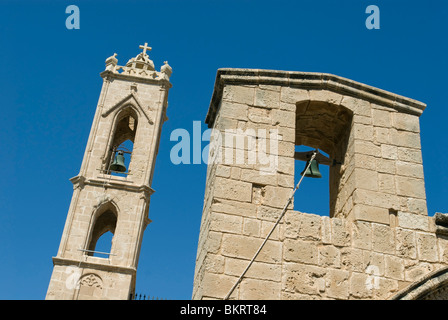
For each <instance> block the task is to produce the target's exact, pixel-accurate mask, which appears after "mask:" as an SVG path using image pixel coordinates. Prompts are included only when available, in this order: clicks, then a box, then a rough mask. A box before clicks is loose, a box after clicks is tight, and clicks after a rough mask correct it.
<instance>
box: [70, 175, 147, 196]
mask: <svg viewBox="0 0 448 320" xmlns="http://www.w3.org/2000/svg"><path fill="white" fill-rule="evenodd" d="M113 178H114V179H117V180H112V179H109V178H108V177H104V178H103V177H97V178H90V179H86V178H85V177H83V176H81V175H78V176H76V177H73V178H71V179H70V181H71V182H72V183H73V188H78V187H79V188H81V189H82V188H84V186H86V185H91V186H97V187H108V188H114V189H120V190H126V191H131V192H140V193H143V194H144V196H145V198H147V199H149V197H150V196H151V195H152V194H153V193H154V192H155V191H154V189H152V188H151V187H149V186H147V185H135V184H133V183H132V182H130V181H126V180H122V179H124V178H122V177H115V176H113ZM119 178H122V179H119Z"/></svg>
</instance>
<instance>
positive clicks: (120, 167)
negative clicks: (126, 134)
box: [110, 150, 126, 172]
mask: <svg viewBox="0 0 448 320" xmlns="http://www.w3.org/2000/svg"><path fill="white" fill-rule="evenodd" d="M110 170H112V171H118V172H126V166H125V165H124V155H123V151H121V150H120V151H118V152H117V155H116V156H115V159H114V162H112V164H111V166H110Z"/></svg>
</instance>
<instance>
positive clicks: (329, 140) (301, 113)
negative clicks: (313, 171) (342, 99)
mask: <svg viewBox="0 0 448 320" xmlns="http://www.w3.org/2000/svg"><path fill="white" fill-rule="evenodd" d="M352 117H353V114H352V112H351V111H350V110H349V109H347V108H345V107H344V106H341V105H335V104H331V103H328V102H320V101H309V100H307V101H301V102H298V103H297V104H296V130H295V135H296V137H295V144H296V149H295V157H294V158H295V159H296V161H295V170H294V171H295V172H294V174H295V183H296V184H297V183H298V181H299V180H300V178H301V177H302V172H303V171H304V168H305V166H306V163H307V160H308V159H309V158H307V157H306V156H310V155H311V154H312V153H313V151H314V150H318V155H317V157H316V160H317V162H318V165H319V167H318V168H319V169H318V170H319V173H320V175H321V177H320V178H317V177H316V176H314V177H316V178H315V179H313V178H312V177H304V180H303V181H302V185H301V186H300V189H299V191H298V192H296V194H295V196H294V209H295V210H297V211H301V212H308V213H315V214H320V215H329V216H330V217H334V216H338V215H339V214H340V213H341V212H342V211H343V210H345V209H343V207H344V206H346V205H347V202H348V201H349V200H348V198H349V195H346V196H345V197H340V194H341V193H344V192H345V193H346V190H342V185H343V183H341V178H342V177H343V168H342V166H341V164H342V163H344V159H345V156H346V151H347V147H348V143H349V139H350V131H351V123H352ZM310 176H313V175H310Z"/></svg>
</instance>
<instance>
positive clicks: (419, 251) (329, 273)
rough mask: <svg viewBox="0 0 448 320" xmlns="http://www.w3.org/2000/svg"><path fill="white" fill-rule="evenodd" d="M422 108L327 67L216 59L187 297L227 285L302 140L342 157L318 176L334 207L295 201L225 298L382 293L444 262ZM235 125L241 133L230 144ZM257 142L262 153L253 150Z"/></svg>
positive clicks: (255, 244) (287, 189)
mask: <svg viewBox="0 0 448 320" xmlns="http://www.w3.org/2000/svg"><path fill="white" fill-rule="evenodd" d="M424 108H425V105H424V104H422V103H420V102H417V101H415V100H412V99H408V98H405V97H401V96H398V95H395V94H392V93H389V92H386V91H383V90H380V89H376V88H373V87H370V86H367V85H364V84H360V83H357V82H354V81H351V80H348V79H344V78H340V77H337V76H333V75H327V74H315V73H298V72H285V71H270V70H245V69H221V70H219V71H218V75H217V79H216V83H215V90H214V93H213V96H212V101H211V105H210V109H209V112H208V115H207V119H206V122H207V123H208V124H209V127H211V128H213V129H216V131H217V132H219V134H218V135H217V136H218V139H216V141H214V144H213V143H211V147H210V149H211V156H215V157H216V156H217V155H218V157H217V159H219V160H220V161H211V162H210V163H209V166H208V170H207V181H206V188H205V197H204V208H203V216H202V222H201V230H200V235H199V244H198V252H197V261H196V270H195V280H194V289H193V298H194V299H223V298H224V297H225V296H226V295H227V293H229V290H230V289H231V288H232V286H233V285H234V284H235V282H236V281H237V279H238V278H239V276H240V275H241V273H242V272H243V271H244V269H245V268H246V266H247V265H248V263H249V261H250V260H251V259H252V258H253V255H254V254H255V252H256V251H257V250H258V248H259V247H260V245H261V243H262V242H263V240H264V239H265V237H266V235H267V234H268V233H269V231H270V230H271V228H272V227H273V226H274V224H275V222H276V220H277V218H278V217H279V215H280V214H281V212H282V209H283V208H284V206H285V204H286V203H287V200H288V198H289V196H290V195H291V192H292V189H293V188H294V178H295V177H294V175H295V174H296V175H297V173H296V172H295V169H294V167H295V162H296V161H297V160H294V154H295V146H298V145H306V146H308V147H310V148H318V149H320V150H322V151H324V152H326V153H327V154H328V155H329V156H330V158H331V159H335V160H336V161H338V162H340V164H339V165H335V166H332V167H331V168H330V177H324V179H328V187H329V190H330V197H329V199H328V201H329V204H330V212H329V214H328V216H324V217H322V216H317V215H313V214H305V213H301V212H299V211H300V204H298V203H294V202H293V203H291V205H290V206H289V207H288V211H287V212H286V214H285V216H284V217H283V219H282V221H281V222H280V224H279V225H278V226H277V228H276V229H275V230H274V232H273V233H272V235H271V236H270V238H269V240H268V241H267V242H266V245H265V246H264V247H263V249H262V251H261V252H260V255H259V256H258V257H257V259H255V262H254V263H253V265H252V266H251V267H250V269H249V270H248V272H247V274H246V275H245V276H244V278H243V279H242V281H241V283H240V284H239V285H238V286H237V287H236V289H235V290H234V291H233V292H232V294H231V296H230V298H231V299H387V298H390V297H392V295H393V294H394V293H396V292H398V291H399V290H401V289H403V288H405V287H406V286H408V285H409V284H411V283H412V282H414V281H416V280H417V279H418V278H419V277H422V276H423V275H425V274H427V273H429V272H431V271H433V270H435V269H437V268H441V267H442V266H445V265H446V264H447V263H448V261H447V254H446V251H447V250H448V248H447V242H446V239H445V238H443V237H440V236H439V235H437V234H436V232H435V230H436V227H435V224H434V220H433V218H430V217H428V213H427V209H426V195H425V187H424V177H423V164H422V156H421V147H420V133H419V115H420V114H421V113H422V111H423V109H424ZM259 130H261V131H263V130H264V131H266V132H273V131H275V133H276V135H274V136H270V135H269V134H266V135H265V136H264V137H263V136H260V134H259ZM235 133H236V134H235ZM235 135H236V136H239V137H243V138H245V139H246V140H244V139H243V140H244V141H246V144H244V145H241V144H239V145H238V147H236V146H235V144H233V145H229V144H228V143H226V142H227V140H226V137H230V138H234V136H235ZM254 135H255V136H256V137H255V139H251V137H252V136H254ZM268 136H269V138H267V137H268ZM230 138H229V139H230ZM265 139H266V140H269V141H268V143H266V144H265V145H264V144H263V143H262V142H264V140H265ZM273 144H276V146H277V147H276V148H271V145H273ZM254 150H256V151H257V152H259V151H260V150H262V151H263V152H264V153H265V155H266V157H267V159H269V161H267V162H266V161H264V162H263V161H258V162H255V163H254V162H251V161H249V160H250V156H251V153H250V151H254ZM242 151H244V152H242ZM238 152H240V153H239V155H237V154H238ZM238 156H240V158H242V159H244V161H237V160H238ZM257 159H258V160H260V159H259V158H257ZM215 160H216V159H215ZM240 160H241V159H240ZM272 162H274V163H275V166H274V168H275V170H271V171H269V170H267V169H266V168H267V167H270V168H271V169H272V166H271V164H272ZM300 166H301V168H303V164H301V165H300ZM268 171H269V174H267V173H268ZM323 185H325V183H323ZM299 192H300V190H299Z"/></svg>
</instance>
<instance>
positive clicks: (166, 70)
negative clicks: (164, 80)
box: [160, 61, 173, 78]
mask: <svg viewBox="0 0 448 320" xmlns="http://www.w3.org/2000/svg"><path fill="white" fill-rule="evenodd" d="M163 63H164V65H163V66H162V67H161V68H160V71H161V72H162V73H165V74H166V75H167V76H168V78H169V77H170V76H171V74H172V73H173V69H172V68H171V66H170V65H169V64H168V61H163Z"/></svg>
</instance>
